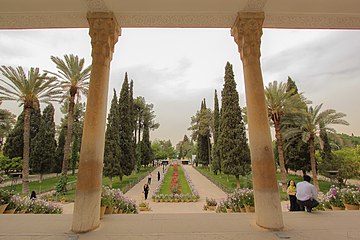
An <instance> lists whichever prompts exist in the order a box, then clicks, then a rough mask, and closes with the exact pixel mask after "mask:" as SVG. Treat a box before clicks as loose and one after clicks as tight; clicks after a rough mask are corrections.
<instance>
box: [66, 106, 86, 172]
mask: <svg viewBox="0 0 360 240" xmlns="http://www.w3.org/2000/svg"><path fill="white" fill-rule="evenodd" d="M84 109H85V103H80V102H77V103H76V104H75V106H74V115H73V134H72V147H71V158H70V164H71V170H72V175H74V174H75V168H76V165H77V163H78V162H79V159H80V147H81V139H82V132H83V128H84V116H85V111H84Z"/></svg>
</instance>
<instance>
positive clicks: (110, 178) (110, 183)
mask: <svg viewBox="0 0 360 240" xmlns="http://www.w3.org/2000/svg"><path fill="white" fill-rule="evenodd" d="M109 187H110V188H112V177H111V176H110V177H109Z"/></svg>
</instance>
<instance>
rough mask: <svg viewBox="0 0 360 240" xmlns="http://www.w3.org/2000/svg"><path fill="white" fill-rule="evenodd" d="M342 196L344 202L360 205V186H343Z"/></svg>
mask: <svg viewBox="0 0 360 240" xmlns="http://www.w3.org/2000/svg"><path fill="white" fill-rule="evenodd" d="M342 196H343V200H344V203H346V204H350V205H360V188H351V187H347V188H343V189H342Z"/></svg>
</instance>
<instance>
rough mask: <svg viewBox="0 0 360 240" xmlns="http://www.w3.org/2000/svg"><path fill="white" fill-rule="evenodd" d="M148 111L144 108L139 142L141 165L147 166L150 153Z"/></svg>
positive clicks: (150, 156)
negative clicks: (141, 133)
mask: <svg viewBox="0 0 360 240" xmlns="http://www.w3.org/2000/svg"><path fill="white" fill-rule="evenodd" d="M149 110H150V109H149V108H146V113H145V115H144V130H143V135H142V141H141V160H142V164H143V165H145V166H147V165H148V164H149V163H150V162H151V160H152V159H151V158H152V152H151V143H150V111H149Z"/></svg>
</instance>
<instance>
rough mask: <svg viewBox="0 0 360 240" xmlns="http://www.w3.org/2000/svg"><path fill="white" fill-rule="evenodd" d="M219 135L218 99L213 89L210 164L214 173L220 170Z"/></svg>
mask: <svg viewBox="0 0 360 240" xmlns="http://www.w3.org/2000/svg"><path fill="white" fill-rule="evenodd" d="M219 135H220V110H219V100H218V96H217V91H216V90H215V95H214V134H213V138H214V148H213V152H212V154H213V161H212V165H213V171H214V173H215V175H216V174H217V172H218V171H220V172H221V162H220V160H221V159H220V151H219V146H218V138H219Z"/></svg>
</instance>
